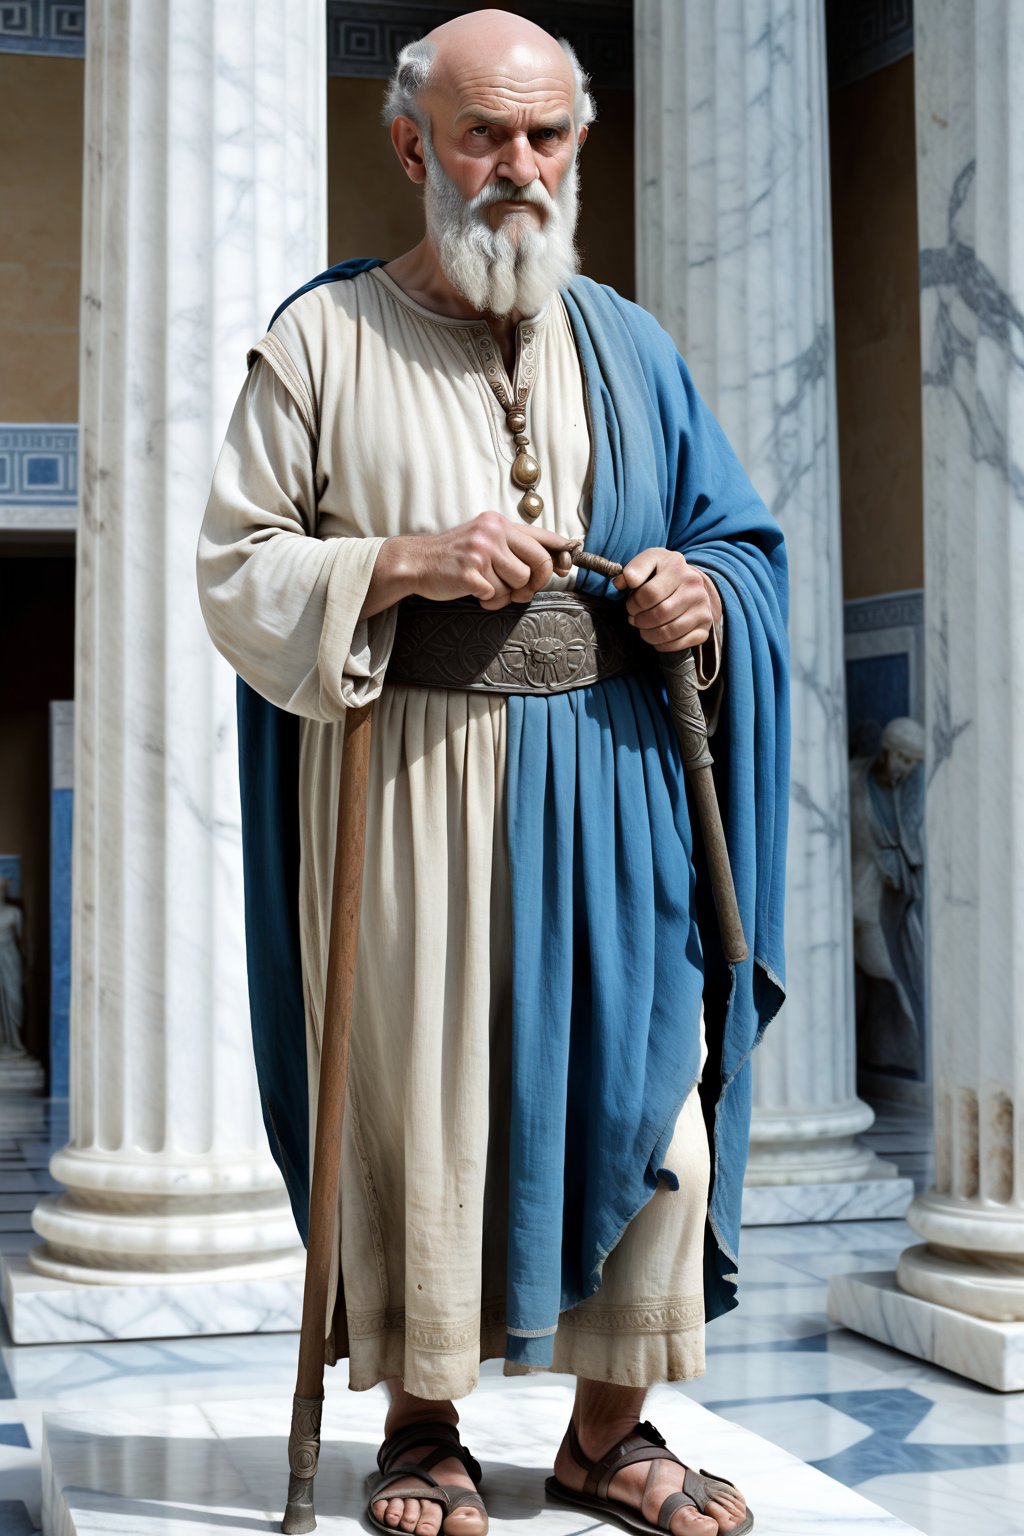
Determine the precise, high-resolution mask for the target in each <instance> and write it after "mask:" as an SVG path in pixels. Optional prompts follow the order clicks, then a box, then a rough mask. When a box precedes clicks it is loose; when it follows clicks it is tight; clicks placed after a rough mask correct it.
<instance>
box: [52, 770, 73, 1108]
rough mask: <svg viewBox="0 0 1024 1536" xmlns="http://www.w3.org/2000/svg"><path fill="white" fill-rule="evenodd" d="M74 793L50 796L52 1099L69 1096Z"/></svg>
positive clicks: (65, 791) (60, 791) (63, 791)
mask: <svg viewBox="0 0 1024 1536" xmlns="http://www.w3.org/2000/svg"><path fill="white" fill-rule="evenodd" d="M73 804H74V791H73V790H70V789H55V790H53V792H52V794H51V796H50V1097H51V1098H52V1099H64V1098H67V1095H68V1055H69V1015H70V1004H71V817H72V808H73Z"/></svg>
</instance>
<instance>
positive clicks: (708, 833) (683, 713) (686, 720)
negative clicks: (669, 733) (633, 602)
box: [555, 544, 749, 965]
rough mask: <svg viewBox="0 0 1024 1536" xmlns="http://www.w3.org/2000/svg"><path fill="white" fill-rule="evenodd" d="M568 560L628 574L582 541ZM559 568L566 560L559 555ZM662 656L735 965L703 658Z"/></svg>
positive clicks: (742, 954) (737, 942)
mask: <svg viewBox="0 0 1024 1536" xmlns="http://www.w3.org/2000/svg"><path fill="white" fill-rule="evenodd" d="M561 553H562V562H564V557H565V555H566V554H569V556H570V557H571V560H572V563H573V565H578V566H579V567H580V568H581V569H582V570H584V571H594V572H595V574H596V575H598V576H607V577H608V579H609V580H610V581H614V580H615V578H616V576H621V575H622V566H621V565H619V564H618V562H617V561H615V560H606V559H605V558H604V556H603V555H592V554H590V552H589V551H588V550H585V549H584V548H583V546H582V545H581V544H577V545H576V546H575V548H574V549H572V550H568V551H562V552H561ZM555 565H556V569H558V568H560V562H559V560H558V558H557V557H556V561H555ZM657 656H658V661H659V662H660V664H661V670H662V673H663V674H664V678H665V687H666V689H667V691H668V702H669V708H670V710H671V712H672V720H673V723H674V725H675V728H676V735H677V736H678V737H679V745H680V747H681V748H682V752H683V766H684V767H685V769H686V776H687V778H688V779H689V781H690V788H691V789H692V791H693V798H694V799H695V800H696V802H697V816H698V819H699V821H700V830H701V836H702V837H703V839H704V853H705V855H706V857H707V861H708V873H709V874H710V876H711V894H712V895H713V896H714V899H715V911H716V912H717V914H718V931H719V933H720V934H721V936H722V950H723V952H724V954H725V958H726V960H727V961H728V962H729V964H730V965H739V964H741V963H742V961H744V960H745V959H746V958H747V954H748V953H749V951H748V950H747V941H746V938H745V937H744V933H743V923H742V921H741V919H740V909H739V907H738V905H737V903H736V887H735V885H734V884H733V878H732V866H731V865H730V863H729V848H728V845H727V844H726V841H725V830H724V828H723V827H722V813H721V811H720V810H719V806H718V796H717V795H716V793H715V780H714V777H713V775H712V772H711V767H712V764H713V763H714V758H713V757H712V756H711V752H710V750H709V748H708V727H707V722H706V720H705V719H704V711H703V709H702V708H701V704H700V694H699V691H698V689H697V663H696V662H695V661H694V657H693V651H692V650H689V649H687V650H685V651H659V652H657Z"/></svg>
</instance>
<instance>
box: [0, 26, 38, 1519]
mask: <svg viewBox="0 0 1024 1536" xmlns="http://www.w3.org/2000/svg"><path fill="white" fill-rule="evenodd" d="M0 52H2V49H0ZM35 1529H36V1527H35V1524H34V1522H33V1521H32V1518H31V1516H30V1515H29V1512H28V1510H27V1509H26V1508H25V1505H24V1503H23V1502H22V1500H21V1499H0V1531H3V1533H4V1536H34V1533H35Z"/></svg>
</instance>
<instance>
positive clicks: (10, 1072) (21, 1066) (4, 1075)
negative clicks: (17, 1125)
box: [0, 1051, 46, 1113]
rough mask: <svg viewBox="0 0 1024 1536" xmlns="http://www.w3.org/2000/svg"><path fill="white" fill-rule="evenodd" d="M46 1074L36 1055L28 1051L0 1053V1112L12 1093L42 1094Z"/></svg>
mask: <svg viewBox="0 0 1024 1536" xmlns="http://www.w3.org/2000/svg"><path fill="white" fill-rule="evenodd" d="M45 1081H46V1074H45V1072H44V1071H43V1069H42V1067H41V1065H40V1064H39V1062H38V1061H36V1059H35V1057H34V1056H30V1055H29V1054H28V1052H27V1051H24V1052H22V1053H21V1054H20V1055H17V1056H15V1055H13V1054H11V1055H0V1113H2V1106H3V1105H4V1104H5V1102H6V1101H7V1099H8V1097H9V1096H10V1095H12V1094H18V1095H21V1094H32V1095H37V1094H41V1093H42V1091H43V1085H44V1083H45Z"/></svg>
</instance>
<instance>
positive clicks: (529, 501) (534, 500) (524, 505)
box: [519, 491, 544, 523]
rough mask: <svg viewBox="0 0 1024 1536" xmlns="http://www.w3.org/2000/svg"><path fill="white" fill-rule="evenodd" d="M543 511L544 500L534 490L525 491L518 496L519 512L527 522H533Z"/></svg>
mask: <svg viewBox="0 0 1024 1536" xmlns="http://www.w3.org/2000/svg"><path fill="white" fill-rule="evenodd" d="M543 511H544V500H543V498H542V497H540V496H538V495H537V492H536V491H527V493H526V495H525V496H523V497H521V498H520V501H519V513H520V516H522V517H525V518H526V521H527V522H528V523H535V522H536V521H537V519H538V517H540V515H541V513H542V512H543Z"/></svg>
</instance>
